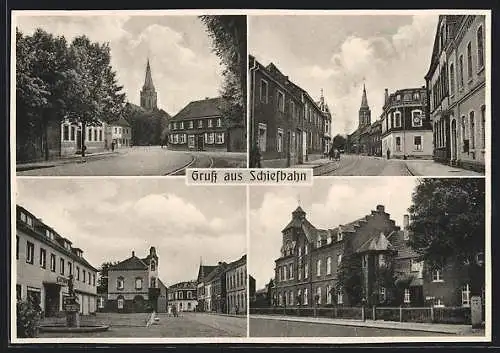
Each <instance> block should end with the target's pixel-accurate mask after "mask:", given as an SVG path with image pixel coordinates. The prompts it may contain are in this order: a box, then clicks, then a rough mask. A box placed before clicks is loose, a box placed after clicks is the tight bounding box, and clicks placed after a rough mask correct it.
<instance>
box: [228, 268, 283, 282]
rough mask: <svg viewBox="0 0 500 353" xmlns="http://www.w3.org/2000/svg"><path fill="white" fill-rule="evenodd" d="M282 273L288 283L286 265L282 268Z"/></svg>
mask: <svg viewBox="0 0 500 353" xmlns="http://www.w3.org/2000/svg"><path fill="white" fill-rule="evenodd" d="M281 269H282V271H283V281H286V278H287V272H288V271H287V269H288V267H286V265H285V266H284V267H282V268H281ZM238 284H239V279H238Z"/></svg>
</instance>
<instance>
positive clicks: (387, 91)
mask: <svg viewBox="0 0 500 353" xmlns="http://www.w3.org/2000/svg"><path fill="white" fill-rule="evenodd" d="M388 101H389V90H388V89H387V88H386V89H385V94H384V104H387V102H388Z"/></svg>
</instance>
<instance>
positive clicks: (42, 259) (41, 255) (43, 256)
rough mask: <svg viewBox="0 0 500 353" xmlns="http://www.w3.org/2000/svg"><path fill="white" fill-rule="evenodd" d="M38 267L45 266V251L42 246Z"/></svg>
mask: <svg viewBox="0 0 500 353" xmlns="http://www.w3.org/2000/svg"><path fill="white" fill-rule="evenodd" d="M40 267H41V268H46V267H47V252H46V251H45V249H43V248H40Z"/></svg>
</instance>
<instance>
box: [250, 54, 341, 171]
mask: <svg viewBox="0 0 500 353" xmlns="http://www.w3.org/2000/svg"><path fill="white" fill-rule="evenodd" d="M249 67H250V68H249V70H250V75H249V78H250V122H251V124H250V129H251V131H250V136H251V139H250V141H251V146H252V150H251V156H250V160H251V161H252V163H251V164H254V165H251V167H254V166H255V164H257V159H256V158H257V157H259V156H258V155H260V159H261V166H262V167H288V166H291V165H295V164H298V163H303V162H305V161H307V160H309V159H314V158H317V157H320V156H321V155H322V153H323V151H324V148H325V138H326V137H325V131H326V130H325V120H326V122H327V123H330V124H331V122H329V121H328V118H329V117H330V118H331V115H330V114H329V111H328V108H327V106H326V103H325V102H324V98H323V99H322V102H323V103H322V104H323V107H320V105H319V103H318V102H316V101H315V100H314V99H313V98H311V96H310V95H309V94H308V93H307V92H306V91H305V90H303V89H302V88H300V87H299V86H297V85H296V84H294V83H293V82H292V81H290V80H289V78H288V76H285V75H284V74H283V73H282V72H281V71H280V70H279V69H278V68H277V67H276V65H274V64H273V63H270V64H269V65H267V66H264V65H262V64H261V63H260V62H258V61H257V60H256V59H255V57H253V56H250V58H249ZM257 151H258V154H257Z"/></svg>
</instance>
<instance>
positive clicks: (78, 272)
mask: <svg viewBox="0 0 500 353" xmlns="http://www.w3.org/2000/svg"><path fill="white" fill-rule="evenodd" d="M76 279H77V280H78V281H79V280H80V267H78V266H76Z"/></svg>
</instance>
